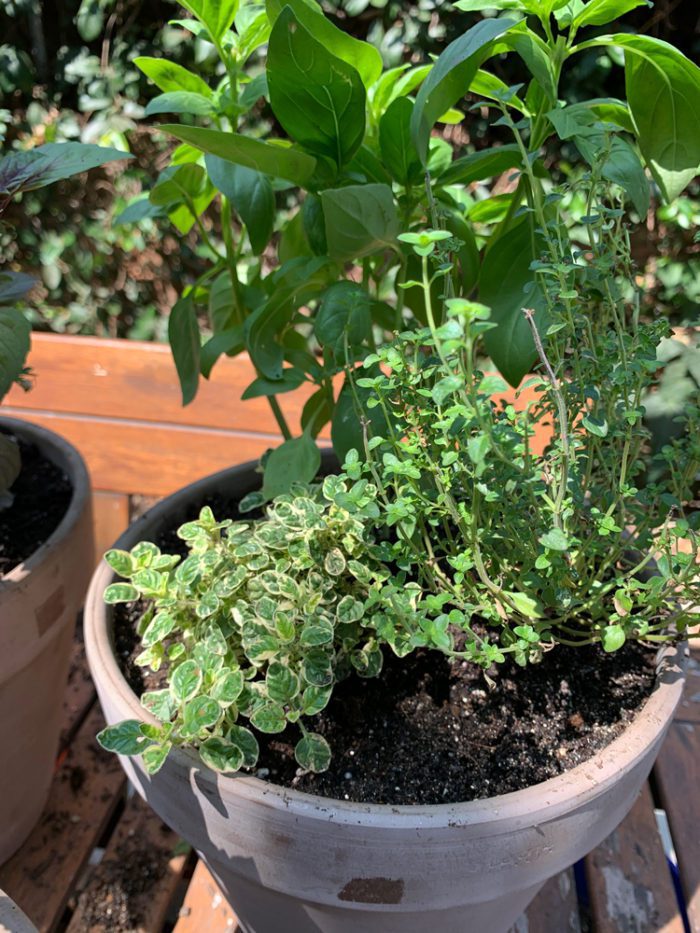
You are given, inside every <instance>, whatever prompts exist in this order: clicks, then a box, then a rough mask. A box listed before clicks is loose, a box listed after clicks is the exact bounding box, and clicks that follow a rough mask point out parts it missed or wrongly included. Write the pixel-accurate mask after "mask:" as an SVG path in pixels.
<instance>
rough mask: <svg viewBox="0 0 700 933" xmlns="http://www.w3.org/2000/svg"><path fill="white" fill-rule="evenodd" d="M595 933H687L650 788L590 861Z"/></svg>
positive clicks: (592, 853)
mask: <svg viewBox="0 0 700 933" xmlns="http://www.w3.org/2000/svg"><path fill="white" fill-rule="evenodd" d="M586 878H587V881H588V891H589V896H590V903H591V912H592V915H593V926H594V929H595V931H596V933H683V921H682V919H681V916H680V912H679V910H678V902H677V900H676V894H675V891H674V889H673V882H672V879H671V873H670V870H669V867H668V864H667V862H666V855H665V853H664V848H663V844H662V842H661V837H660V836H659V831H658V828H657V825H656V817H655V816H654V803H653V801H652V797H651V791H650V789H649V785H648V784H645V785H644V788H643V790H642V793H641V794H640V796H639V798H638V799H637V802H636V803H635V805H634V807H633V808H632V810H631V812H630V813H629V815H628V816H627V817H626V819H625V820H624V821H623V822H622V824H621V825H620V826H619V827H618V828H617V829H616V830H615V832H613V833H612V834H611V835H610V836H608V838H607V839H606V840H605V842H603V843H602V844H601V845H599V846H598V848H597V849H595V850H594V851H593V852H591V854H590V855H589V856H587V858H586Z"/></svg>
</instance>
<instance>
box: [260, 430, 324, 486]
mask: <svg viewBox="0 0 700 933" xmlns="http://www.w3.org/2000/svg"><path fill="white" fill-rule="evenodd" d="M320 466H321V451H320V450H319V449H318V447H317V446H316V443H315V441H314V440H313V439H312V438H311V437H309V435H308V434H302V436H301V437H295V438H293V439H292V440H290V441H285V442H284V443H283V444H281V445H280V446H279V447H277V448H276V449H275V450H273V451H272V453H271V454H270V456H269V457H268V459H267V462H266V464H265V477H264V480H263V495H264V496H265V499H266V500H267V501H268V502H269V501H270V500H272V499H274V498H275V497H276V496H279V495H282V493H285V492H289V487H290V486H291V485H292V483H310V482H311V481H312V480H313V479H315V477H316V474H317V473H318V471H319V468H320Z"/></svg>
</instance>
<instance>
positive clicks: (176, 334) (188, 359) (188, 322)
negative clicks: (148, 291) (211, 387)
mask: <svg viewBox="0 0 700 933" xmlns="http://www.w3.org/2000/svg"><path fill="white" fill-rule="evenodd" d="M168 339H169V340H170V348H171V350H172V352H173V358H174V360H175V366H176V368H177V374H178V377H179V379H180V387H181V389H182V404H183V405H189V404H190V402H191V401H192V400H193V399H194V397H195V396H196V395H197V389H198V387H199V369H200V336H199V324H198V323H197V313H196V311H195V307H194V302H193V301H192V298H191V297H187V298H181V299H180V300H179V301H178V302H177V303H176V304H175V306H174V307H173V310H172V311H171V312H170V319H169V321H168Z"/></svg>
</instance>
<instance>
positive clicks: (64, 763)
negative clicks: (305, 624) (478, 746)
mask: <svg viewBox="0 0 700 933" xmlns="http://www.w3.org/2000/svg"><path fill="white" fill-rule="evenodd" d="M101 724H102V717H101V713H100V710H99V706H98V705H97V701H96V698H95V693H94V689H93V686H92V683H91V681H90V677H89V674H88V672H87V668H86V665H85V656H84V652H83V647H82V643H81V641H80V640H79V639H76V644H75V651H74V658H73V665H72V668H71V676H70V682H69V684H68V688H67V691H66V696H65V701H64V726H63V738H62V743H61V751H60V754H59V758H58V761H57V767H56V775H55V778H54V782H53V787H52V790H51V795H50V797H49V801H48V803H47V806H46V809H45V811H44V815H43V817H42V819H41V821H40V823H39V824H38V825H37V827H36V828H35V829H34V831H33V833H32V835H31V836H30V837H29V839H28V840H27V842H26V843H25V844H24V846H23V847H22V848H21V849H20V851H19V852H18V853H17V854H16V855H15V856H14V857H13V858H12V859H10V861H9V862H7V863H5V865H3V866H0V889H2V890H4V891H5V892H6V893H7V894H8V895H9V897H10V898H11V899H12V900H13V901H14V902H15V903H16V904H17V905H18V906H19V908H20V909H21V910H23V911H24V913H25V914H27V916H28V917H29V919H30V920H31V921H32V922H33V923H34V925H35V926H36V928H37V929H38V930H39V931H41V933H53V931H65V933H127V931H128V933H163V931H175V933H242V931H240V930H239V929H238V924H237V921H236V917H235V915H234V913H233V911H232V910H231V908H230V907H229V906H228V904H227V903H226V900H225V899H224V897H223V896H222V895H221V892H220V891H219V889H218V887H217V885H216V882H215V881H214V880H213V878H212V877H211V875H210V874H209V872H208V871H207V869H206V868H205V866H204V864H203V863H202V862H199V861H198V860H197V859H196V856H194V854H193V853H192V852H191V851H190V850H189V849H188V847H187V846H186V845H185V844H184V843H182V842H181V841H180V840H179V839H178V838H177V837H176V836H175V834H174V833H172V832H171V831H170V830H169V829H168V828H167V827H166V826H164V825H163V824H162V823H161V822H160V820H159V819H158V818H157V817H156V816H155V814H154V813H152V812H151V811H150V810H149V809H148V807H147V806H146V805H145V804H144V803H143V802H142V801H141V799H140V798H139V797H137V796H135V795H134V794H133V793H130V792H129V789H128V787H127V782H126V779H125V777H124V774H123V772H122V770H121V768H120V766H119V763H118V760H117V759H116V757H115V756H113V755H109V754H107V753H105V752H103V751H102V750H101V749H100V748H99V747H98V746H97V744H96V742H95V739H94V736H95V733H96V732H97V731H98V730H99V728H100V727H101ZM659 811H662V815H661V820H662V822H664V823H667V824H668V827H669V840H672V845H673V849H674V852H675V855H674V859H675V861H669V859H668V858H667V855H666V853H665V851H664V843H663V840H662V836H661V834H660V832H659V828H658V826H659V818H658V815H657V814H659ZM699 827H700V650H698V651H696V652H695V653H694V657H693V660H692V662H691V670H690V674H689V678H688V685H687V689H686V692H685V699H684V701H683V703H682V705H681V707H680V709H679V711H678V716H677V718H676V721H675V722H674V723H673V726H672V728H671V732H670V734H669V737H668V739H667V741H666V743H665V745H664V748H663V750H662V752H661V755H660V757H659V760H658V762H657V764H656V767H655V769H654V773H653V775H652V778H651V780H650V782H649V783H648V784H647V785H645V788H644V790H643V792H642V794H641V795H640V797H639V800H638V801H637V803H636V805H635V807H634V809H633V810H632V812H631V813H630V815H629V816H628V817H627V819H626V820H625V821H624V823H623V824H622V825H621V826H620V827H619V829H617V830H616V831H615V832H614V833H613V834H612V835H611V836H610V837H609V839H607V840H606V841H605V842H604V843H603V844H602V845H601V846H599V847H598V848H597V849H596V850H595V851H594V852H592V853H591V854H590V855H589V856H588V857H587V858H586V859H585V860H584V861H583V862H582V863H580V864H579V865H578V866H576V867H575V869H574V868H572V869H569V870H568V871H566V872H564V873H563V874H561V875H560V876H559V877H558V878H555V879H554V880H552V881H551V882H550V883H549V884H547V885H546V887H545V888H544V889H543V891H542V892H541V893H540V895H539V896H538V897H537V899H536V900H535V901H534V903H533V904H532V906H531V907H530V909H529V910H528V912H527V914H526V915H525V916H523V917H522V918H521V919H520V921H519V922H518V924H517V925H516V927H515V928H514V930H513V931H512V933H587V931H589V933H700V833H699V832H698V829H699ZM13 933H14V931H13ZM269 933H284V924H283V920H282V919H281V920H280V927H279V930H270V931H269ZM358 933H361V931H358Z"/></svg>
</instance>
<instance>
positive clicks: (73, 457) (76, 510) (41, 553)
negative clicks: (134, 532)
mask: <svg viewBox="0 0 700 933" xmlns="http://www.w3.org/2000/svg"><path fill="white" fill-rule="evenodd" d="M0 427H2V428H7V429H8V430H10V431H12V433H13V434H16V435H17V436H19V437H21V438H22V439H24V440H27V441H30V442H31V443H33V444H36V445H37V447H38V448H39V449H40V450H41V452H42V453H43V454H45V455H46V456H47V457H48V458H49V459H50V460H53V462H54V463H56V465H57V466H59V467H60V468H61V469H62V470H65V472H66V473H67V474H68V478H69V479H70V482H71V485H72V487H73V491H72V494H71V498H70V502H69V504H68V508H67V510H66V513H65V515H64V516H63V518H62V519H61V521H60V522H59V523H58V525H57V526H56V528H54V530H53V531H52V532H51V534H50V535H49V537H48V538H47V539H46V540H45V541H43V542H42V543H41V544H40V545H39V547H38V548H37V549H36V550H35V551H33V552H32V553H31V554H30V555H29V557H27V559H26V560H23V561H21V562H20V563H19V564H17V565H16V566H15V567H13V569H12V570H10V572H9V573H6V574H5V575H4V576H3V575H2V574H0V594H1V593H2V591H3V589H5V588H7V587H8V586H10V585H15V584H17V583H21V582H22V580H24V579H25V578H26V577H27V576H29V574H31V573H32V571H34V570H36V569H37V567H39V565H40V564H41V563H42V562H43V561H44V560H45V559H46V557H47V555H48V554H50V553H51V552H52V551H53V550H54V548H55V547H56V546H57V545H58V544H59V542H60V541H62V540H63V539H64V538H66V537H67V536H68V535H69V534H70V533H71V531H72V530H73V528H74V527H75V525H76V524H77V523H78V521H79V520H80V518H81V516H82V515H83V513H84V511H85V505H86V502H87V500H88V499H89V497H90V476H89V474H88V471H87V467H86V465H85V461H84V460H83V458H82V457H81V455H80V454H79V453H78V451H77V449H76V448H75V447H74V446H73V445H72V444H71V443H70V442H69V441H67V440H66V439H65V438H64V437H61V435H60V434H56V433H55V432H54V431H51V430H50V429H49V428H45V427H43V426H41V425H38V424H34V423H33V422H31V421H23V420H22V419H20V418H10V417H7V416H6V415H4V414H2V412H0Z"/></svg>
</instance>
